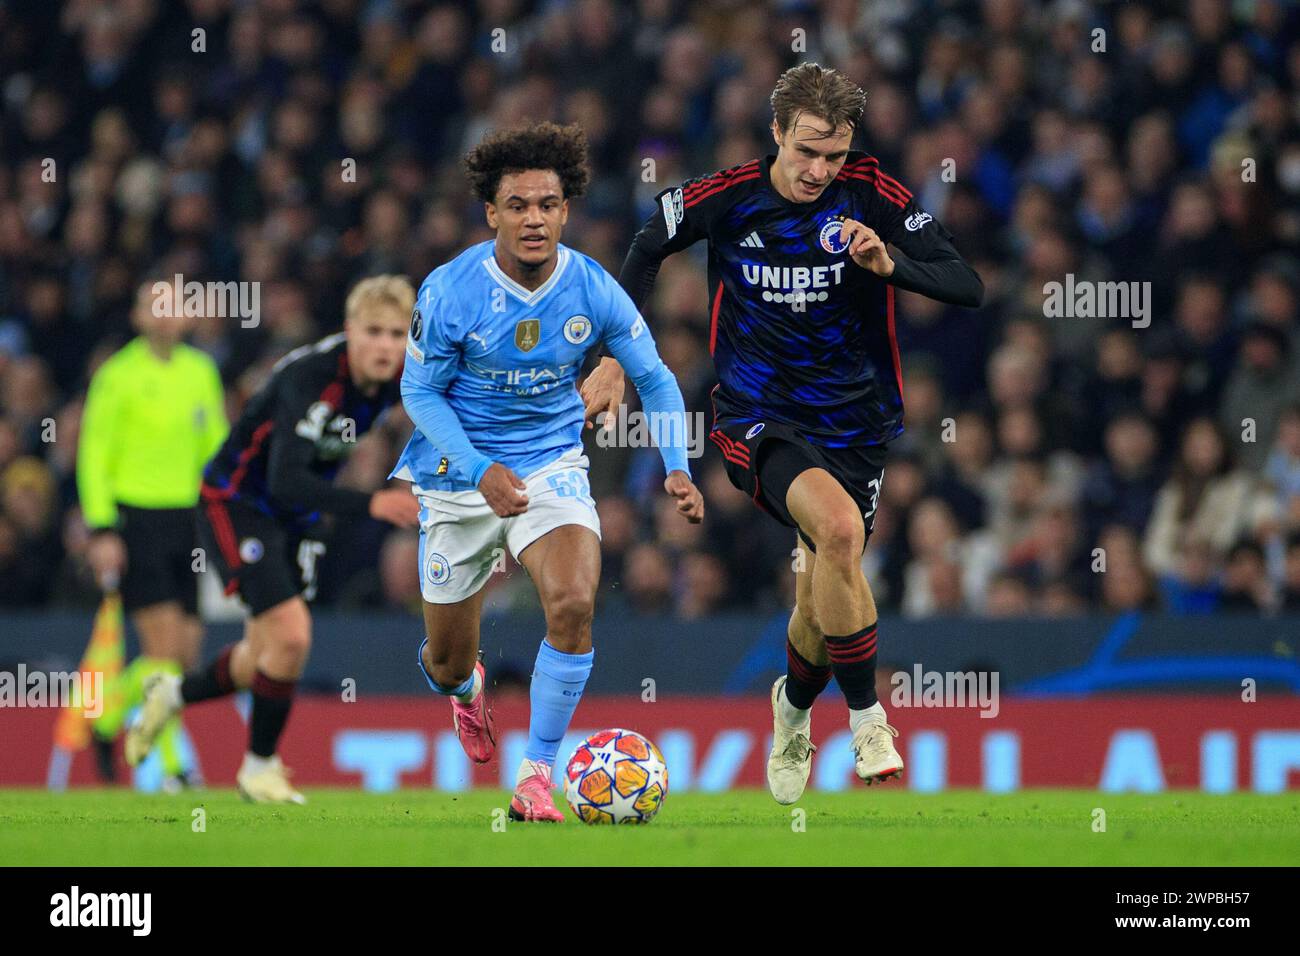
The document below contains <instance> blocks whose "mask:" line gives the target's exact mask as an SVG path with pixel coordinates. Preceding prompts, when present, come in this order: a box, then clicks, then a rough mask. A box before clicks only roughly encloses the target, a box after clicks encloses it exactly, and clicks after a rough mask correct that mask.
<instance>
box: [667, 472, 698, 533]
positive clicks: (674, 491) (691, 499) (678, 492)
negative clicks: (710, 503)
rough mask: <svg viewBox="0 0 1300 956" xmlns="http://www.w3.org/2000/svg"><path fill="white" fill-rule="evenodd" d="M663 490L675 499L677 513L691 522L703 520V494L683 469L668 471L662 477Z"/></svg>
mask: <svg viewBox="0 0 1300 956" xmlns="http://www.w3.org/2000/svg"><path fill="white" fill-rule="evenodd" d="M664 491H666V492H668V493H669V494H670V495H672V496H673V497H674V498H676V499H677V513H678V514H682V515H685V516H686V520H687V521H689V522H690V523H691V524H699V523H700V522H701V521H703V520H704V496H703V495H701V494H700V489H698V488H696V487H695V483H694V482H693V481H691V479H690V478H688V477H687V476H686V472H684V471H670V472H669V473H668V477H667V478H665V479H664Z"/></svg>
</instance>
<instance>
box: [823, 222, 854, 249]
mask: <svg viewBox="0 0 1300 956" xmlns="http://www.w3.org/2000/svg"><path fill="white" fill-rule="evenodd" d="M843 227H844V218H843V217H842V216H835V217H832V218H831V219H828V220H827V221H826V222H825V223H824V224H823V225H822V229H821V233H820V234H819V235H818V238H819V239H820V240H821V244H822V248H823V249H825V250H826V251H827V252H829V253H831V254H835V253H838V252H843V251H844V250H845V249H847V248H848V247H849V244H848V243H847V242H845V241H843V240H841V239H840V230H841V229H842V228H843Z"/></svg>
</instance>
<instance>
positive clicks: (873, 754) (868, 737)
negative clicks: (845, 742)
mask: <svg viewBox="0 0 1300 956" xmlns="http://www.w3.org/2000/svg"><path fill="white" fill-rule="evenodd" d="M871 716H872V719H871V720H869V721H868V722H867V723H865V724H863V725H862V726H861V727H859V728H858V729H857V731H856V732H855V733H854V734H853V752H854V753H855V754H857V761H856V763H855V765H854V768H853V769H854V770H855V771H856V772H857V775H858V776H859V777H861V778H862V779H863V780H865V781H866V782H867V786H871V784H873V783H883V782H884V781H886V780H888V779H890V778H891V777H897V776H900V775H901V774H902V773H903V758H902V757H900V756H899V755H898V751H897V750H895V749H894V740H893V738H895V737H897V736H898V731H897V730H895V729H894V728H893V727H891V726H889V724H887V723H886V722H885V715H884V712H883V711H882V712H881V713H880V714H879V715H876V714H872V715H871Z"/></svg>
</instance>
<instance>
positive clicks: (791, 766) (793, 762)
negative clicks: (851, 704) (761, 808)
mask: <svg viewBox="0 0 1300 956" xmlns="http://www.w3.org/2000/svg"><path fill="white" fill-rule="evenodd" d="M785 678H786V675H784V674H782V675H781V676H780V677H778V678H777V679H776V683H775V684H773V685H772V753H771V754H770V755H769V756H768V758H767V789H768V790H769V791H771V793H772V798H773V799H774V800H776V802H777V803H781V804H786V805H789V804H791V803H794V802H795V801H796V800H798V799H799V798H800V797H801V796H803V789H804V787H806V786H808V774H810V773H811V772H812V755H813V754H814V753H815V752H816V751H817V748H816V747H814V746H813V742H812V738H811V737H809V736H808V731H809V730H811V729H812V725H811V723H810V724H809V726H808V727H807V728H804V729H801V728H798V727H791V726H790V725H789V724H787V723H785V722H784V721H782V720H781V705H780V699H781V698H780V695H781V694H783V693H784V692H785Z"/></svg>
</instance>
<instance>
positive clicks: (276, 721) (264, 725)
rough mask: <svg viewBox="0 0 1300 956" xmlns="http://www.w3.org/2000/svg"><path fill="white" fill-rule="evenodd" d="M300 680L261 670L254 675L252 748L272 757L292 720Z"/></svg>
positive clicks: (256, 753) (249, 738)
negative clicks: (286, 725)
mask: <svg viewBox="0 0 1300 956" xmlns="http://www.w3.org/2000/svg"><path fill="white" fill-rule="evenodd" d="M297 686H298V682H297V681H296V680H278V679H276V678H274V677H267V676H266V675H265V674H263V673H262V672H261V671H258V672H257V674H256V675H255V676H254V677H253V715H252V718H251V719H250V720H249V722H248V749H249V751H250V752H251V753H253V754H255V755H256V756H258V757H272V756H274V755H275V750H276V747H278V746H279V744H280V734H282V733H284V725H285V724H286V723H287V722H288V720H289V709H290V708H291V707H292V706H293V692H294V689H295V688H296V687H297Z"/></svg>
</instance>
